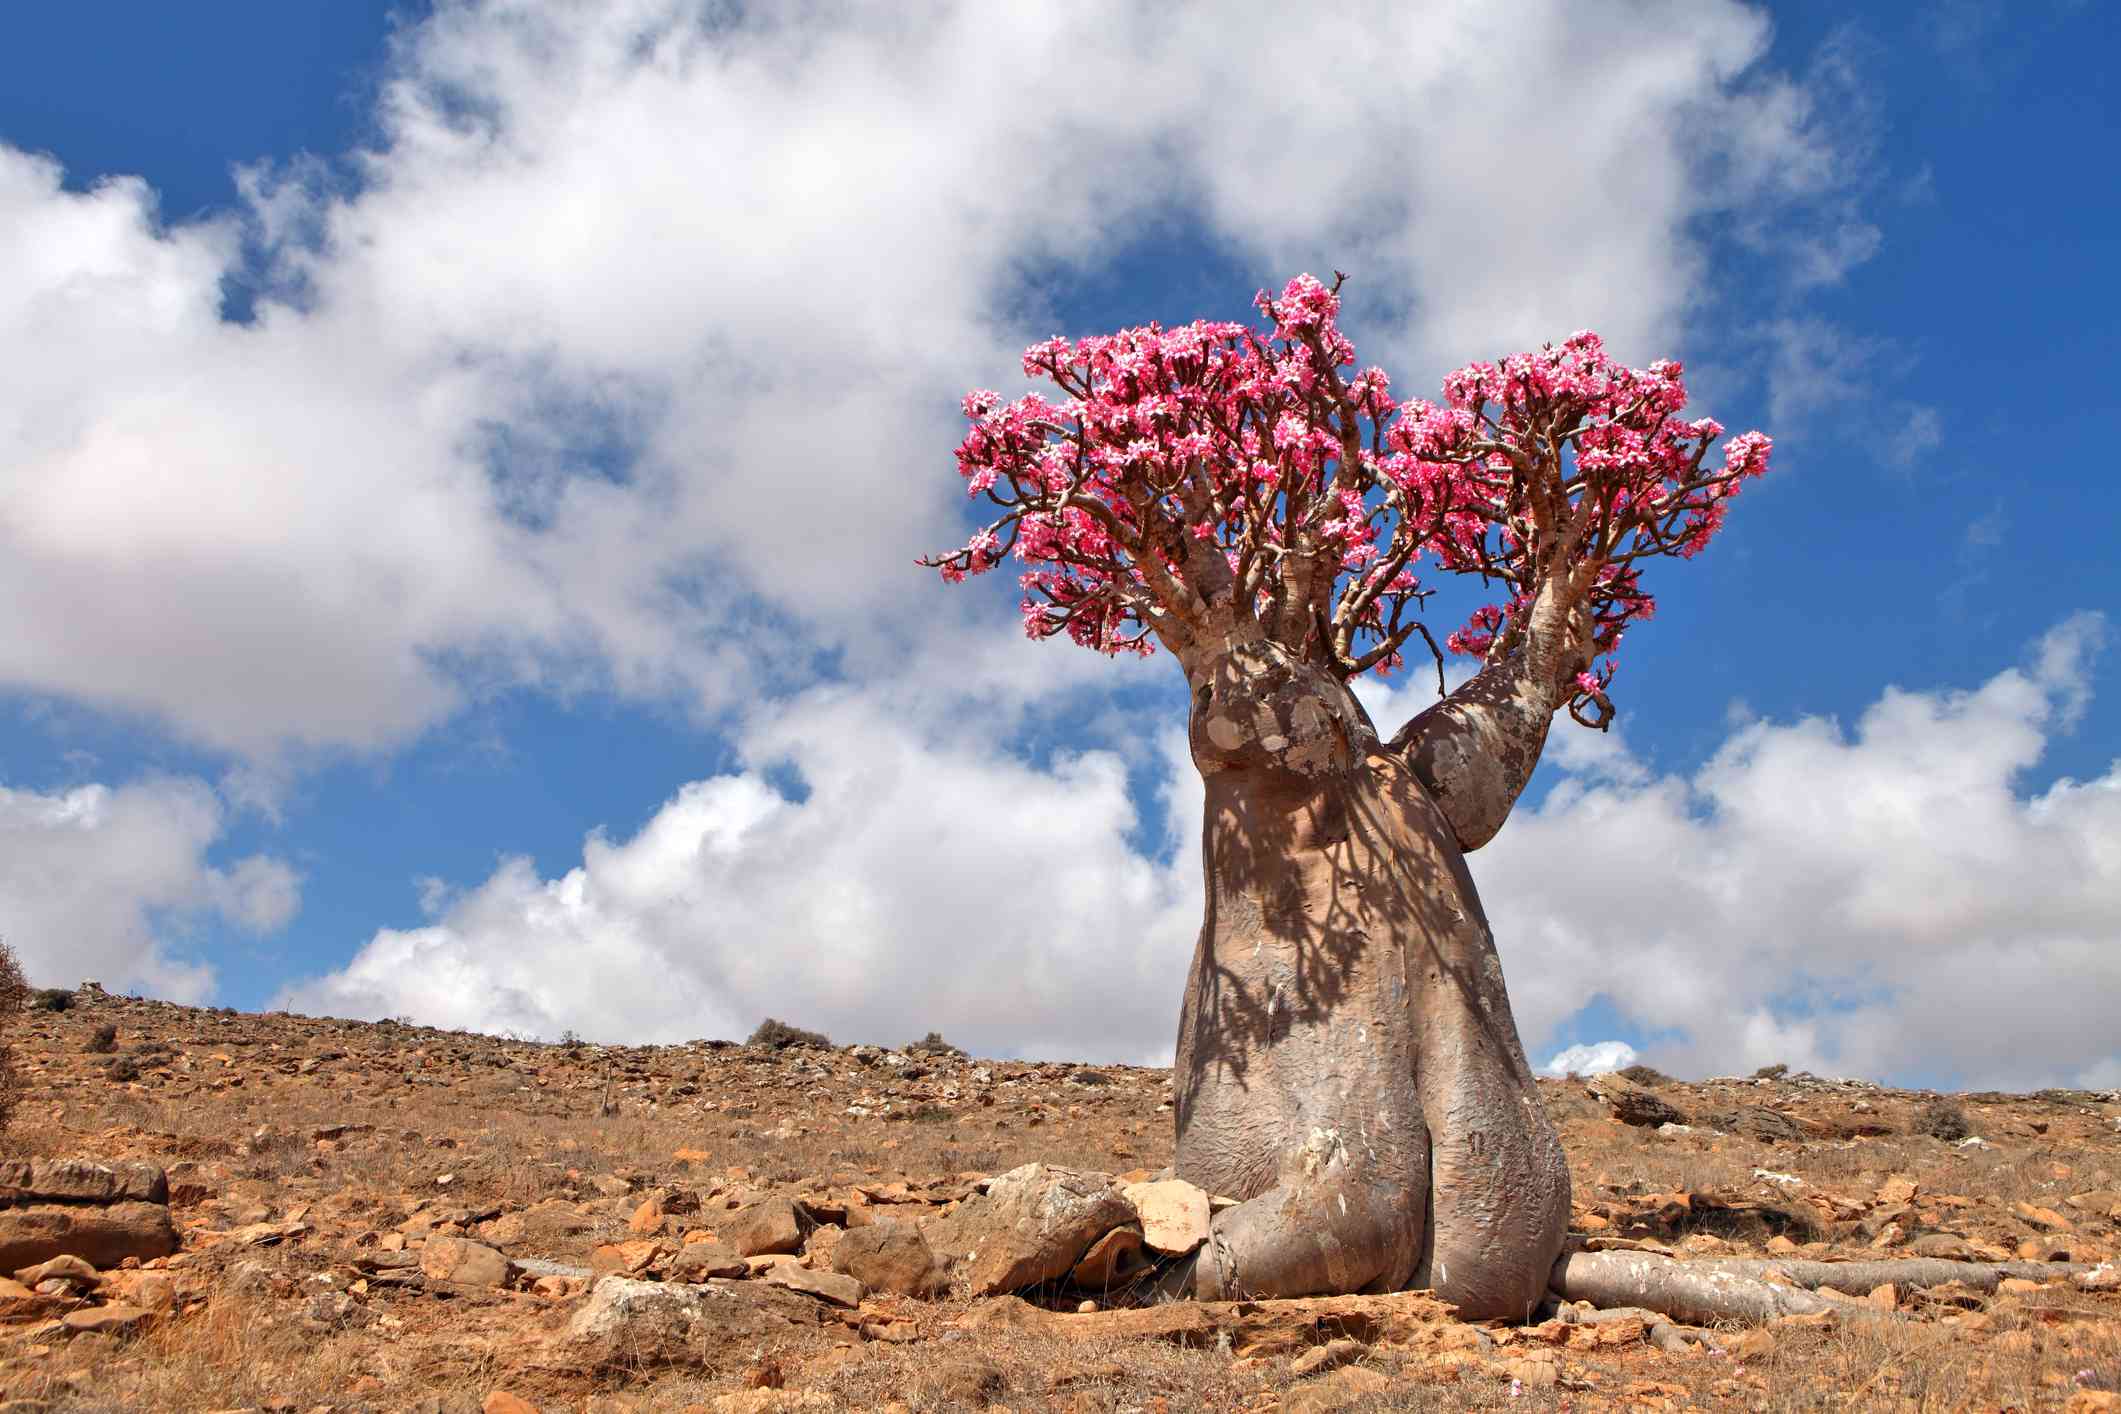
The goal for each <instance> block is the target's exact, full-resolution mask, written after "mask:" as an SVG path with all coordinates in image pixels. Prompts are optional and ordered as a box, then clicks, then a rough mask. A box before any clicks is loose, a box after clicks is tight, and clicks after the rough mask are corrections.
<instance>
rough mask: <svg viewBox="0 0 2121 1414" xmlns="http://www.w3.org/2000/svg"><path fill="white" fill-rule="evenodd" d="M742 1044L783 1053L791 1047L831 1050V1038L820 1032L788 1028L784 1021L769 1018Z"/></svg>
mask: <svg viewBox="0 0 2121 1414" xmlns="http://www.w3.org/2000/svg"><path fill="white" fill-rule="evenodd" d="M744 1044H745V1045H747V1046H764V1047H766V1048H767V1049H769V1050H775V1051H785V1050H787V1049H789V1048H790V1047H792V1046H795V1047H808V1048H810V1049H812V1050H819V1051H829V1050H831V1049H832V1038H831V1037H830V1036H827V1035H826V1034H825V1033H824V1032H822V1031H805V1030H803V1029H802V1028H801V1027H800V1026H790V1025H789V1024H788V1023H787V1022H785V1021H776V1020H775V1019H774V1018H772V1017H770V1016H769V1017H767V1018H766V1019H765V1020H764V1021H761V1022H760V1023H759V1029H758V1030H756V1031H754V1032H752V1033H751V1039H750V1040H749V1041H746V1042H745V1043H744Z"/></svg>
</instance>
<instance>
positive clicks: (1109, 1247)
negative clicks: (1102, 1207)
mask: <svg viewBox="0 0 2121 1414" xmlns="http://www.w3.org/2000/svg"><path fill="white" fill-rule="evenodd" d="M1141 1250H1142V1230H1141V1229H1140V1228H1138V1227H1136V1226H1135V1225H1134V1224H1133V1223H1128V1224H1127V1225H1126V1226H1125V1227H1116V1228H1114V1229H1112V1231H1110V1232H1108V1233H1106V1234H1105V1235H1104V1236H1103V1237H1100V1238H1099V1239H1097V1241H1095V1242H1093V1243H1091V1244H1090V1250H1089V1251H1088V1252H1085V1253H1084V1254H1083V1259H1082V1260H1081V1261H1080V1262H1077V1263H1076V1264H1075V1269H1074V1270H1073V1271H1071V1272H1069V1273H1068V1280H1069V1281H1072V1282H1074V1283H1075V1284H1076V1285H1077V1286H1080V1287H1084V1288H1086V1289H1088V1290H1090V1291H1109V1290H1111V1289H1112V1288H1113V1287H1115V1286H1118V1285H1120V1284H1121V1283H1122V1282H1125V1281H1126V1280H1127V1279H1128V1278H1130V1277H1132V1276H1134V1275H1135V1273H1137V1272H1140V1271H1144V1270H1146V1269H1147V1268H1148V1265H1149V1264H1148V1262H1147V1261H1145V1260H1144V1259H1143V1258H1142V1255H1141Z"/></svg>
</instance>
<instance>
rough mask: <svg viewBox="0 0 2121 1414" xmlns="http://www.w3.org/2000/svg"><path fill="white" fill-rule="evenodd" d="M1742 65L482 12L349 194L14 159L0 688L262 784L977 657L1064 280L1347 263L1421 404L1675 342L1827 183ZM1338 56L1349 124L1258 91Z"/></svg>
mask: <svg viewBox="0 0 2121 1414" xmlns="http://www.w3.org/2000/svg"><path fill="white" fill-rule="evenodd" d="M1350 34H1360V35H1361V36H1362V42H1361V43H1360V44H1356V45H1354V46H1352V47H1351V46H1350V45H1349V44H1348V43H1347V42H1346V41H1347V36H1348V35H1350ZM1767 39H1768V27H1767V23H1766V21H1765V19H1764V17H1763V16H1762V15H1761V13H1760V12H1758V11H1756V10H1751V9H1748V8H1745V7H1743V6H1741V5H1738V4H1734V3H1728V0H1724V2H1723V3H1684V4H1682V3H1677V0H1670V3H1657V4H1649V5H1642V4H1632V3H1629V4H1623V3H1619V2H1618V0H1610V2H1609V3H1600V4H1587V3H1569V4H1563V3H1561V0H1545V3H1540V4H1532V5H1517V6H1508V7H1495V6H1489V5H1480V4H1473V3H1467V4H1462V5H1458V6H1455V7H1447V8H1444V9H1440V10H1439V9H1435V8H1433V7H1432V8H1431V9H1428V10H1425V11H1423V12H1422V13H1420V14H1418V15H1417V14H1416V13H1414V12H1413V11H1412V10H1410V9H1408V8H1407V7H1403V6H1400V7H1394V6H1378V7H1376V9H1375V10H1374V11H1373V12H1371V13H1368V14H1365V15H1352V14H1350V13H1348V12H1346V11H1345V10H1336V11H1332V12H1330V13H1329V12H1326V11H1318V12H1315V13H1313V12H1310V11H1290V10H1289V9H1288V8H1287V7H1283V6H1275V5H1269V4H1266V3H1264V0H1262V3H1258V4H1254V5H1250V6H1229V5H1205V4H1203V5H1160V6H1143V5H1135V4H1126V3H1120V0H1093V3H1086V4H1077V5H1069V6H1061V7H1051V6H1048V7H1028V8H1027V7H1006V6H993V5H974V4H948V3H935V4H931V5H928V6H926V7H924V8H923V9H921V11H920V12H919V14H918V16H917V17H909V16H908V15H907V14H906V13H904V12H902V11H900V10H898V9H895V8H890V7H885V8H874V7H858V6H837V5H820V6H805V7H791V8H781V9H770V10H767V11H764V12H762V13H756V14H749V15H746V14H740V13H734V12H730V11H728V10H727V9H726V7H721V6H713V5H708V4H706V3H704V0H702V3H697V4H691V3H679V0H627V3H621V4H614V5H605V6H593V7H571V6H570V7H562V6H539V5H531V4H526V3H518V2H517V0H490V3H465V4H459V5H451V6H446V7H441V8H440V9H439V10H438V12H437V13H436V14H435V15H433V16H432V17H431V18H430V19H429V20H427V21H425V22H423V23H421V24H419V25H416V26H412V27H410V28H408V29H407V30H406V31H405V32H404V33H403V34H402V35H401V36H400V39H399V41H398V43H397V45H396V47H395V51H394V54H395V57H394V59H393V61H392V64H391V66H390V68H389V70H388V73H387V75H386V82H385V83H384V85H383V87H382V97H381V100H380V103H379V108H378V112H377V115H376V119H377V122H376V131H377V133H378V138H377V141H376V143H375V145H374V147H373V148H372V149H370V150H367V151H364V152H361V153H359V154H355V155H354V156H353V157H352V159H351V160H350V163H349V166H350V168H351V170H352V173H353V176H354V177H355V179H356V180H354V181H353V182H352V183H351V185H350V186H348V185H346V184H338V185H337V186H335V184H334V183H333V182H332V181H331V180H329V171H328V169H327V168H326V167H325V166H324V165H323V164H320V163H317V162H302V163H297V164H294V165H293V166H291V167H289V168H287V169H285V170H280V171H269V170H262V169H252V170H250V171H249V172H248V173H247V174H246V177H245V185H246V189H247V191H248V192H249V194H250V196H249V204H248V205H247V206H246V207H245V208H244V209H243V210H242V211H241V212H238V213H234V214H231V215H227V216H224V217H219V218H216V219H213V220H210V221H206V222H193V223H178V224H173V225H172V224H164V223H162V222H161V221H160V220H159V219H158V218H157V215H156V212H155V210H154V203H153V197H152V194H151V193H150V192H149V191H148V190H147V189H146V188H145V187H143V186H142V185H141V184H139V183H138V182H136V181H129V180H121V181H115V182H108V183H105V184H103V185H101V186H97V187H95V188H93V189H92V190H90V191H87V192H78V191H68V190H65V189H63V188H62V186H61V185H60V182H59V174H58V172H57V171H56V169H55V168H53V167H52V166H51V164H50V163H48V162H45V161H42V160H40V159H35V158H31V157H28V156H25V155H23V154H21V153H18V152H15V151H13V150H11V149H5V148H0V261H4V262H5V264H6V267H7V269H8V270H9V275H10V278H9V280H8V282H7V289H6V291H4V292H0V360H4V361H5V363H6V364H7V366H8V367H9V368H10V369H11V370H14V371H15V372H14V373H13V374H12V375H11V377H10V379H9V381H8V386H7V387H6V388H5V389H4V390H0V457H5V458H6V460H7V463H8V464H9V465H10V466H11V467H12V468H14V469H15V472H16V481H17V488H18V489H17V492H16V494H14V495H13V496H11V499H10V515H9V517H8V518H7V520H6V522H5V523H4V525H0V607H5V608H7V609H9V610H11V611H12V612H11V613H10V614H9V620H10V622H13V623H15V624H17V625H18V626H19V627H20V631H19V632H18V633H16V634H13V635H11V636H10V637H9V639H8V640H7V642H6V643H5V644H4V645H0V683H4V684H6V685H9V686H11V687H14V688H18V689H25V690H29V691H32V692H41V693H50V694H57V695H62V696H66V697H71V698H75V699H78V700H81V701H85V702H87V703H90V704H93V705H95V706H98V707H103V708H107V709H119V710H123V711H130V712H140V713H146V714H150V715H152V716H153V717H155V718H156V719H157V720H159V721H161V722H163V723H165V724H167V725H168V726H169V727H170V728H171V729H173V730H174V731H175V732H177V733H178V734H180V735H182V736H184V737H186V738H188V739H190V740H193V741H197V742H202V743H205V744H208V745H210V746H213V747H216V748H219V749H222V750H224V751H227V752H230V753H235V754H238V755H242V756H246V757H250V758H254V759H256V760H258V761H260V762H261V763H262V766H261V769H262V770H263V771H264V774H263V775H262V776H260V777H258V778H257V780H258V781H259V782H264V783H266V784H267V785H268V786H269V785H270V783H271V782H272V781H274V780H284V778H285V776H286V774H287V769H288V765H287V761H288V759H290V758H293V759H299V758H301V757H303V755H304V749H305V748H354V749H380V748H385V747H388V746H390V745H393V744H395V743H399V742H402V741H404V740H405V739H407V738H408V737H410V736H412V735H414V734H416V733H417V732H419V731H420V730H422V729H423V728H424V727H426V726H428V725H430V724H432V723H433V722H435V721H436V720H438V719H440V718H442V717H445V716H446V715H448V714H449V713H450V712H452V711H453V710H454V709H455V708H456V707H457V706H458V705H459V704H460V703H461V702H463V701H464V700H465V698H466V696H467V695H468V694H472V693H477V692H480V691H484V690H487V689H488V688H489V687H491V686H494V685H498V684H513V683H529V684H533V685H539V686H545V687H550V688H553V689H556V690H560V691H571V690H574V689H576V688H578V687H582V686H585V685H589V686H609V687H612V688H615V689H616V690H619V691H621V692H627V693H640V694H666V693H676V694H679V695H680V696H682V697H684V698H686V699H689V700H690V701H692V702H693V703H694V704H696V705H697V706H699V707H701V708H703V709H706V710H716V709H720V708H723V707H726V706H728V705H729V704H732V703H740V702H743V701H745V700H747V699H748V698H749V697H750V696H751V695H752V694H754V693H756V692H758V691H760V690H772V691H778V692H787V691H791V690H796V689H799V688H800V687H801V686H803V685H804V683H805V682H806V681H807V680H808V678H809V675H810V673H811V671H812V664H813V663H814V661H815V654H816V653H817V652H818V651H820V650H827V651H829V650H833V649H841V650H844V652H845V653H846V657H845V659H844V665H845V668H846V670H847V671H849V672H851V673H853V674H855V675H857V676H860V675H862V674H865V673H868V672H872V671H875V670H877V669H878V668H879V666H880V665H884V664H889V663H891V662H893V661H895V660H896V659H897V658H898V657H899V656H901V655H902V654H903V653H905V652H906V651H908V643H909V641H917V640H920V639H922V638H923V637H925V636H926V635H928V634H929V633H930V632H931V630H933V629H937V628H938V627H939V629H940V631H942V632H944V633H962V632H963V626H964V625H965V624H966V623H968V622H976V623H979V624H981V625H983V626H984V628H983V631H988V632H1008V631H1010V630H1009V629H1008V628H1007V627H1006V624H1007V619H1008V616H1007V612H1006V609H1004V608H1002V607H1001V605H1000V604H999V603H998V602H996V601H997V600H999V599H1000V598H1001V597H1002V596H989V597H987V598H984V599H981V598H976V597H975V596H970V595H959V596H955V597H949V598H946V597H942V591H941V589H940V588H939V587H938V586H936V585H934V584H933V583H931V582H930V581H929V580H928V579H926V578H925V577H923V576H921V575H918V574H917V573H916V572H915V571H914V570H913V568H912V566H911V565H910V563H909V561H910V560H911V558H912V557H913V555H914V554H916V553H918V552H919V551H922V550H925V549H928V548H932V547H934V546H936V545H938V544H941V543H944V542H947V541H948V540H950V539H951V538H952V535H951V531H952V528H953V526H954V525H955V523H956V517H957V515H958V510H957V505H958V500H957V496H956V479H955V477H954V476H952V474H951V471H950V464H949V449H950V447H951V446H952V445H953V443H954V441H955V437H956V428H955V418H954V414H953V407H954V400H955V395H956V394H957V393H958V392H960V391H961V390H962V389H963V388H964V387H966V386H968V385H972V384H978V383H987V382H1006V381H1008V375H1009V370H1010V368H1011V366H1012V360H1011V354H1012V352H1013V350H1014V349H1015V348H1017V347H1018V346H1019V345H1020V343H1021V342H1022V341H1023V340H1024V339H1025V338H1026V337H1027V336H1030V335H1035V334H1043V333H1046V332H1049V328H1048V325H1049V324H1050V322H1051V321H1050V318H1049V316H1048V315H1047V314H1045V313H1043V312H1041V311H1040V310H1039V309H1038V307H1037V298H1038V292H1039V291H1041V290H1044V289H1047V288H1050V287H1051V279H1050V277H1051V276H1052V272H1053V271H1054V270H1055V269H1056V268H1058V269H1061V270H1066V269H1069V268H1072V267H1075V266H1078V265H1088V266H1096V265H1100V264H1101V263H1102V262H1104V261H1106V260H1108V259H1109V258H1110V255H1111V253H1112V252H1113V251H1115V250H1118V249H1123V248H1124V247H1125V246H1126V245H1127V243H1128V242H1130V241H1134V240H1139V239H1153V238H1154V234H1153V233H1154V231H1155V230H1156V229H1159V228H1158V227H1155V226H1154V225H1152V224H1151V223H1152V222H1156V221H1169V222H1176V223H1178V224H1179V225H1181V226H1183V227H1186V228H1189V229H1197V230H1198V232H1199V234H1200V235H1201V237H1202V238H1203V239H1204V240H1206V241H1207V242H1208V243H1209V244H1211V245H1215V246H1218V247H1220V248H1224V249H1228V250H1231V251H1234V252H1236V253H1237V254H1238V256H1239V258H1240V259H1241V260H1243V261H1245V262H1247V263H1248V264H1249V265H1251V266H1253V267H1255V268H1257V269H1258V271H1259V278H1260V280H1261V282H1262V283H1265V282H1267V281H1269V280H1273V279H1278V278H1280V277H1282V276H1284V275H1286V274H1288V273H1291V272H1292V271H1293V270H1294V269H1295V268H1297V267H1300V266H1314V267H1317V268H1319V269H1321V270H1323V269H1326V268H1329V267H1331V266H1333V265H1335V264H1339V265H1341V266H1342V267H1343V268H1348V269H1351V270H1354V271H1355V272H1356V273H1357V274H1358V276H1359V277H1360V278H1359V280H1358V283H1357V285H1356V286H1354V287H1353V288H1354V289H1355V291H1356V292H1357V294H1358V296H1359V298H1360V300H1361V301H1362V302H1363V309H1364V311H1366V312H1365V313H1364V315H1363V318H1364V319H1365V320H1366V321H1367V322H1368V324H1369V325H1370V326H1371V327H1373V328H1375V329H1377V330H1380V331H1386V332H1383V333H1381V334H1380V335H1379V336H1378V337H1375V338H1370V337H1368V336H1367V335H1366V343H1367V347H1369V348H1370V349H1371V350H1372V351H1373V352H1376V353H1379V354H1382V355H1393V356H1396V357H1397V358H1398V359H1400V360H1404V362H1403V363H1402V364H1401V368H1400V372H1401V377H1402V380H1403V381H1404V382H1406V383H1408V384H1410V385H1413V386H1419V385H1420V384H1421V383H1423V382H1426V381H1428V380H1431V379H1433V378H1434V376H1435V375H1436V374H1437V373H1438V372H1440V371H1441V370H1442V368H1443V367H1444V366H1445V365H1446V364H1447V363H1450V362H1455V361H1458V360H1460V359H1463V358H1467V357H1473V356H1485V355H1490V354H1493V353H1495V352H1498V351H1499V347H1498V346H1499V345H1500V344H1511V343H1521V342H1524V341H1528V340H1536V339H1539V338H1545V337H1551V336H1553V335H1555V334H1557V333H1562V332H1566V331H1568V330H1570V329H1573V328H1576V327H1579V326H1583V325H1592V326H1596V327H1600V328H1602V329H1604V330H1606V331H1607V332H1608V334H1609V335H1610V336H1611V338H1612V339H1613V342H1614V343H1615V346H1616V347H1617V348H1619V349H1620V350H1621V351H1622V352H1624V353H1626V354H1627V355H1629V356H1631V357H1649V356H1653V355H1655V354H1659V353H1664V352H1668V351H1670V350H1671V348H1672V346H1673V345H1674V344H1676V343H1677V341H1678V340H1679V338H1680V336H1681V334H1682V327H1683V322H1684V316H1685V314H1686V313H1687V311H1688V310H1689V309H1690V308H1693V307H1694V306H1695V305H1696V304H1697V303H1698V301H1699V300H1700V298H1701V297H1702V293H1703V290H1704V287H1705V281H1706V275H1707V272H1708V270H1709V267H1710V261H1711V252H1710V250H1709V247H1708V245H1707V241H1708V239H1709V237H1708V236H1707V234H1705V232H1704V230H1703V229H1702V228H1701V224H1700V223H1701V220H1702V218H1704V217H1707V216H1712V215H1715V214H1717V213H1727V212H1734V211H1745V212H1750V213H1753V214H1754V215H1755V216H1760V217H1763V218H1764V217H1765V215H1766V214H1769V213H1778V212H1779V213H1783V214H1790V213H1793V212H1796V211H1799V210H1802V209H1809V208H1808V204H1816V203H1819V202H1837V201H1839V200H1840V199H1841V198H1840V194H1841V193H1842V192H1843V191H1844V189H1845V188H1846V186H1847V177H1846V173H1845V171H1844V164H1842V163H1841V162H1840V161H1839V160H1838V159H1837V157H1836V154H1835V149H1834V146H1833V143H1832V142H1830V141H1829V140H1827V139H1826V138H1825V137H1824V136H1822V133H1821V130H1820V127H1819V124H1818V122H1817V119H1816V116H1815V113H1816V108H1817V105H1816V104H1815V103H1814V102H1813V100H1812V99H1811V98H1810V97H1809V96H1808V94H1807V90H1806V88H1805V87H1804V86H1803V85H1801V84H1798V83H1794V82H1792V81H1790V80H1788V79H1786V78H1782V77H1778V76H1776V75H1774V74H1770V73H1766V72H1764V71H1763V70H1762V69H1761V67H1760V65H1761V59H1762V56H1763V54H1764V52H1765V47H1766V44H1767ZM1323 52H1331V53H1333V54H1335V55H1336V59H1335V62H1334V66H1333V67H1334V81H1333V84H1332V97H1331V100H1330V101H1323V100H1321V99H1320V97H1319V91H1318V90H1317V89H1316V87H1315V85H1313V84H1310V83H1307V82H1303V81H1300V80H1294V79H1292V77H1291V72H1292V71H1291V70H1290V67H1289V65H1290V56H1291V55H1299V54H1306V53H1323ZM1232 94H1243V95H1245V98H1244V101H1243V102H1241V103H1233V102H1231V100H1230V95H1232ZM1837 209H1838V208H1837ZM246 241H247V242H248V243H249V248H250V249H251V251H252V252H253V254H254V255H260V256H261V258H262V259H263V261H264V264H265V267H266V273H265V276H264V292H263V294H262V296H261V298H260V301H259V304H258V317H257V320H256V322H255V323H254V324H252V325H248V326H238V325H232V324H227V323H223V322H222V321H221V320H220V318H219V314H218V310H219V307H220V295H221V290H222V286H223V283H224V281H226V280H228V279H230V278H231V277H232V276H234V277H237V278H240V279H249V278H250V277H251V275H252V274H253V273H254V272H252V271H250V270H249V269H248V268H247V267H245V266H244V264H243V261H244V251H245V248H246ZM1359 332H1360V329H1359ZM53 603H59V604H65V605H70V606H74V610H73V611H72V612H68V613H65V614H51V613H48V612H38V611H37V610H36V606H37V605H40V604H41V605H49V604H53ZM255 783H256V782H253V784H255ZM245 793H246V798H249V799H252V800H253V802H254V803H256V804H258V805H259V806H260V808H263V809H267V810H270V809H272V808H274V804H273V802H274V800H275V799H276V798H277V797H276V795H275V793H274V792H273V791H272V790H270V789H267V790H266V791H265V792H264V793H262V794H260V793H258V792H256V791H246V792H245Z"/></svg>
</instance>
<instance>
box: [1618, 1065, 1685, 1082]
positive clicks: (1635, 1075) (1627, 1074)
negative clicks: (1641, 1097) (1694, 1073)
mask: <svg viewBox="0 0 2121 1414" xmlns="http://www.w3.org/2000/svg"><path fill="white" fill-rule="evenodd" d="M1620 1078H1621V1079H1622V1080H1632V1081H1633V1082H1635V1083H1636V1084H1637V1085H1670V1084H1671V1083H1672V1077H1671V1076H1669V1075H1666V1074H1665V1073H1664V1072H1663V1071H1661V1070H1659V1069H1658V1068H1657V1067H1656V1066H1654V1065H1630V1066H1623V1067H1622V1068H1621V1071H1620Z"/></svg>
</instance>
